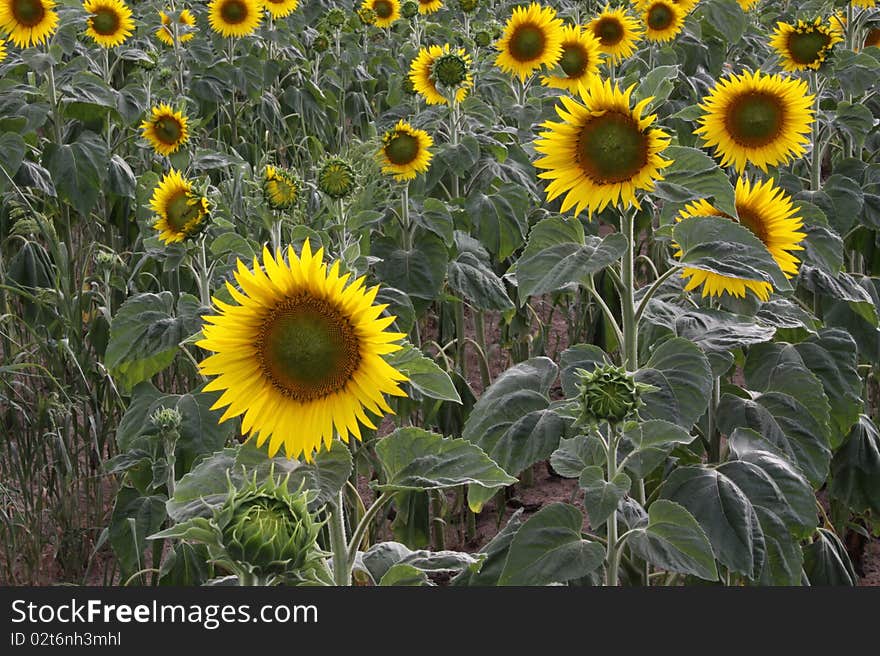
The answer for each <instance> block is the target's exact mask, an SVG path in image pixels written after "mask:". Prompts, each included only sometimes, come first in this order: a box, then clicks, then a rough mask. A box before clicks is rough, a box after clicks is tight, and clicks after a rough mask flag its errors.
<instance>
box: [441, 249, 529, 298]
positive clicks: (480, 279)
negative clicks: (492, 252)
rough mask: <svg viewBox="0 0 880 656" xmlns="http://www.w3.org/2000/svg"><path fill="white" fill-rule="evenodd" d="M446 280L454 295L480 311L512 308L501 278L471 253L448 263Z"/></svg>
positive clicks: (460, 255) (463, 254)
mask: <svg viewBox="0 0 880 656" xmlns="http://www.w3.org/2000/svg"><path fill="white" fill-rule="evenodd" d="M447 278H448V280H449V286H450V287H451V288H452V289H453V291H455V293H456V294H458V295H459V296H461V297H462V298H465V299H467V300H468V301H469V302H470V303H471V304H472V305H473V306H474V307H476V308H478V309H480V310H493V311H497V312H504V311H506V310H512V309H513V307H514V305H513V301H511V300H510V296H508V295H507V290H506V289H505V287H504V283H503V282H502V281H501V278H499V277H498V276H497V275H495V272H494V271H492V270H491V269H490V268H489V267H487V266H486V265H485V264H483V263H482V262H480V260H478V259H477V257H476V256H475V255H474V254H473V253H467V252H466V253H461V254H459V256H458V257H457V258H456V259H455V260H453V261H452V262H450V263H449V270H448V272H447Z"/></svg>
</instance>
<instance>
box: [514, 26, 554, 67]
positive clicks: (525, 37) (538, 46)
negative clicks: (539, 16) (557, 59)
mask: <svg viewBox="0 0 880 656" xmlns="http://www.w3.org/2000/svg"><path fill="white" fill-rule="evenodd" d="M546 42H547V39H546V37H545V36H544V30H542V29H541V28H540V27H537V26H535V25H521V26H520V27H518V28H516V31H514V33H513V35H512V36H511V37H510V46H509V47H510V54H511V55H512V56H513V58H514V59H516V60H517V61H520V62H527V61H532V60H534V59H537V58H538V57H540V56H541V55H542V54H543V53H544V46H545V44H546Z"/></svg>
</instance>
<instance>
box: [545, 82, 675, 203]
mask: <svg viewBox="0 0 880 656" xmlns="http://www.w3.org/2000/svg"><path fill="white" fill-rule="evenodd" d="M633 86H634V85H633ZM632 90H633V87H629V88H628V89H627V90H626V91H621V90H620V88H619V87H618V86H617V85H616V84H614V85H612V83H611V82H610V81H609V80H604V81H603V80H602V79H600V78H599V77H598V76H596V77H594V78H593V79H592V80H590V82H589V84H587V85H582V86H581V87H580V101H581V102H578V101H577V100H575V99H574V98H568V97H565V96H563V97H562V98H560V101H561V102H560V104H558V105H557V106H556V113H557V114H558V115H559V117H560V118H561V119H562V121H561V122H559V121H547V122H546V123H544V124H543V126H542V127H544V128H546V130H545V131H544V132H541V133H540V134H539V139H537V140H536V141H535V149H536V150H537V151H538V153H540V154H541V155H543V157H541V158H540V159H538V160H537V161H536V162H535V166H536V167H537V168H539V169H545V170H544V171H543V172H542V173H540V174H539V175H538V177H539V178H543V179H545V180H550V183H549V184H548V185H547V190H546V193H547V200H553V199H554V198H556V197H557V196H560V195H562V194H565V198H564V199H563V201H562V211H563V212H565V211H567V210H568V209H570V208H571V207H574V208H575V215H577V214H580V213H581V212H582V211H583V210H584V209H586V210H587V211H588V212H589V213H590V215H591V216H592V214H593V212H594V211H602V210H603V209H604V208H605V207H606V206H608V205H612V206H614V207H618V206H623V207H627V206H629V205H634V206H636V207H639V203H638V201H637V199H636V191H637V190H647V191H650V190H651V189H653V188H654V183H655V182H656V181H657V180H662V179H663V177H662V175H661V174H662V169H663V168H665V167H666V166H669V165H670V164H671V163H672V162H671V161H669V160H665V159H663V158H662V157H661V156H660V153H662V152H663V150H664V149H665V148H666V146H668V145H669V141H670V139H669V135H667V134H666V133H665V132H663V131H662V130H660V129H658V128H655V127H651V125H652V123H654V121H655V120H656V119H657V116H656V115H654V114H652V115H650V116H642V113H643V112H644V110H645V108H646V107H647V106H648V104H649V103H650V102H651V100H653V98H645V99H644V100H642V101H641V102H639V103H638V104H637V105H636V106H635V107H632V108H631V107H630V96H631V95H632Z"/></svg>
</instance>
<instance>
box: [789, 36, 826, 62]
mask: <svg viewBox="0 0 880 656" xmlns="http://www.w3.org/2000/svg"><path fill="white" fill-rule="evenodd" d="M830 41H831V37H829V36H828V35H827V34H822V32H818V31H814V30H811V31H809V32H792V33H791V34H789V35H788V53H789V55H790V56H791V58H792V59H793V60H794V61H795V63H798V64H802V65H807V64H812V63H814V62H816V60H818V59H819V58H820V57H821V56H822V54H823V53H824V51H825V48H826V47H828V44H829V43H830Z"/></svg>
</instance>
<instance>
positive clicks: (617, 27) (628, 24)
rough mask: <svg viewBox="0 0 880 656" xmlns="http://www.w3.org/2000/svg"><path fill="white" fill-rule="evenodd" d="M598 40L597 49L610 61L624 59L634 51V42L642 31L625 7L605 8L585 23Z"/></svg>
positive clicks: (614, 61)
mask: <svg viewBox="0 0 880 656" xmlns="http://www.w3.org/2000/svg"><path fill="white" fill-rule="evenodd" d="M587 29H588V30H589V31H591V32H592V33H593V36H594V37H596V39H598V41H599V50H600V51H601V52H602V53H604V54H605V55H608V57H609V59H610V60H611V62H612V63H617V62H619V61H621V60H623V59H626V58H627V57H629V56H630V55H631V54H633V53H634V52H635V51H636V44H637V43H638V42H639V39H641V38H642V34H643V33H644V31H643V30H642V27H641V25H639V22H638V21H637V20H636V19H635V18H633V17H632V16H630V15H629V14H628V13H627V12H626V10H625V9H611V8H610V7H609V6H608V5H605V9H604V10H603V11H602V13H600V14H599V15H598V16H596V17H595V18H594V19H593V20H591V21H590V22H589V24H588V25H587Z"/></svg>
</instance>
